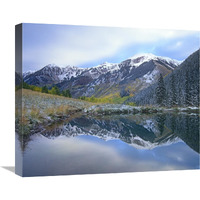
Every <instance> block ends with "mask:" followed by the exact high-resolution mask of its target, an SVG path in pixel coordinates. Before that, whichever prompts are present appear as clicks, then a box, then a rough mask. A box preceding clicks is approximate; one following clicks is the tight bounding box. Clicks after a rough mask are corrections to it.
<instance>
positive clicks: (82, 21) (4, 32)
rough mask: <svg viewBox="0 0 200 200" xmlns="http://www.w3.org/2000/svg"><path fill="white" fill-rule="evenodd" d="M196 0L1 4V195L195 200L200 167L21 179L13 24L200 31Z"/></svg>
mask: <svg viewBox="0 0 200 200" xmlns="http://www.w3.org/2000/svg"><path fill="white" fill-rule="evenodd" d="M198 2H199V0H190V1H183V0H180V1H179V0H167V1H162V0H160V1H159V0H149V1H148V0H139V1H133V0H132V1H131V0H123V1H118V0H110V1H109V0H101V1H95V0H93V1H92V0H71V1H68V0H65V1H61V0H56V1H51V0H48V1H46V0H45V1H44V0H43V1H42V0H34V1H25V0H24V1H23V0H13V1H11V0H6V1H1V3H0V22H1V23H0V25H1V26H0V27H1V29H0V64H1V65H0V88H1V90H0V96H1V97H0V128H1V129H0V134H1V138H0V185H1V186H0V199H3V200H4V199H6V200H7V199H14V198H15V199H20V200H22V199H70V200H71V199H87V200H90V199H92V200H96V199H102V200H103V199H198V195H199V185H198V184H199V180H200V171H199V170H194V171H173V172H146V173H124V174H110V175H82V176H60V177H59V176H57V177H36V178H20V177H18V176H16V175H15V174H14V173H12V172H10V171H9V170H6V169H5V168H3V167H5V166H14V110H15V109H14V74H15V73H14V69H15V67H14V63H15V62H14V25H15V24H17V23H21V22H27V23H28V22H30V23H31V22H32V23H54V24H55V23H57V24H77V25H103V26H118V27H135V28H139V27H145V28H168V29H186V30H200V22H199V19H200V16H199V14H200V13H199V12H200V11H199V8H200V5H199V3H198Z"/></svg>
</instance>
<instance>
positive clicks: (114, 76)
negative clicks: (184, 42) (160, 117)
mask: <svg viewBox="0 0 200 200" xmlns="http://www.w3.org/2000/svg"><path fill="white" fill-rule="evenodd" d="M178 65H179V62H178V61H175V60H172V59H170V58H164V57H158V56H154V55H152V54H144V55H139V56H134V57H132V58H129V59H127V60H125V61H123V62H121V63H119V64H112V63H104V64H102V65H98V66H96V67H92V68H89V69H87V70H84V71H83V72H82V73H81V74H80V75H79V76H77V77H75V78H72V79H70V80H65V81H63V82H60V83H59V84H57V86H58V87H59V88H60V89H61V90H64V89H69V90H70V91H71V93H72V96H73V97H79V96H93V95H94V96H95V97H102V96H109V95H115V94H120V95H121V96H127V95H130V94H132V95H133V94H135V93H137V92H138V91H140V90H142V89H144V88H146V87H148V86H149V85H150V84H153V83H155V82H156V81H157V80H158V78H159V75H160V73H161V74H163V76H165V75H167V74H169V73H171V72H172V71H173V70H174V68H175V67H177V66H178Z"/></svg>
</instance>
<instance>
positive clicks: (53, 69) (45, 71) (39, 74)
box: [23, 64, 84, 86]
mask: <svg viewBox="0 0 200 200" xmlns="http://www.w3.org/2000/svg"><path fill="white" fill-rule="evenodd" d="M83 70H84V69H82V68H78V67H74V66H66V67H65V68H61V67H59V66H56V65H51V64H49V65H47V66H45V67H43V68H42V69H40V70H38V71H36V72H32V73H30V72H29V73H24V76H23V77H24V81H25V82H26V83H28V84H30V85H36V86H44V85H52V84H56V83H59V82H61V81H63V80H70V79H71V78H72V77H76V76H78V75H80V74H81V73H82V71H83Z"/></svg>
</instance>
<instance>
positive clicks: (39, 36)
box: [15, 23, 200, 177]
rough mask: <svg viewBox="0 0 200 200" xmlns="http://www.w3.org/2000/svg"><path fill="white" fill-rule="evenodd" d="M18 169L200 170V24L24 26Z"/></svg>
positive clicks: (29, 172) (18, 79)
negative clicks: (175, 26) (162, 26)
mask: <svg viewBox="0 0 200 200" xmlns="http://www.w3.org/2000/svg"><path fill="white" fill-rule="evenodd" d="M15 37H16V39H15V41H16V44H15V45H16V46H15V48H16V70H15V93H16V95H15V96H16V119H15V121H16V132H15V136H16V151H15V157H16V166H15V169H16V173H17V174H18V175H20V176H25V177H27V176H28V177H29V176H51V175H74V174H96V173H121V172H144V171H166V170H187V169H199V153H200V152H199V58H200V50H199V48H200V43H199V41H200V33H199V32H198V31H184V30H157V29H134V28H119V27H97V26H74V25H52V24H29V23H25V24H19V25H16V33H15Z"/></svg>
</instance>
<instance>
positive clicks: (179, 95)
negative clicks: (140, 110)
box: [128, 50, 200, 107]
mask: <svg viewBox="0 0 200 200" xmlns="http://www.w3.org/2000/svg"><path fill="white" fill-rule="evenodd" d="M199 59H200V50H198V51H196V52H194V53H193V54H192V55H190V56H189V57H188V58H187V59H186V60H185V61H184V62H182V63H181V64H180V65H179V66H178V67H177V68H176V69H175V70H173V72H172V73H171V74H169V75H168V76H166V77H165V78H164V87H165V90H166V91H165V96H164V97H163V102H164V106H169V107H171V106H177V105H178V106H199V66H200V65H199ZM157 88H158V83H155V84H153V85H151V86H149V87H147V88H146V89H144V90H142V91H140V92H139V93H137V94H136V95H135V96H134V97H132V98H130V99H128V101H129V102H135V103H136V104H137V105H156V104H157V101H156V100H157V95H156V90H157Z"/></svg>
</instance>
